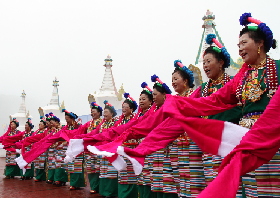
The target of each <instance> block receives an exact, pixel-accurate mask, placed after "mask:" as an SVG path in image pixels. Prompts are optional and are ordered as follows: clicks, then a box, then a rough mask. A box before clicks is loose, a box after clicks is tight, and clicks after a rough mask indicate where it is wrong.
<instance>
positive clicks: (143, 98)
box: [139, 94, 152, 111]
mask: <svg viewBox="0 0 280 198" xmlns="http://www.w3.org/2000/svg"><path fill="white" fill-rule="evenodd" d="M151 105H152V101H150V100H149V98H148V96H147V95H146V94H141V95H140V97H139V107H140V108H141V109H142V110H143V111H145V110H147V109H149V108H150V106H151Z"/></svg>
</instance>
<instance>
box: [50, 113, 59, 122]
mask: <svg viewBox="0 0 280 198" xmlns="http://www.w3.org/2000/svg"><path fill="white" fill-rule="evenodd" d="M49 117H50V120H54V121H57V122H60V119H59V118H58V117H56V116H55V115H54V114H53V112H50V113H49Z"/></svg>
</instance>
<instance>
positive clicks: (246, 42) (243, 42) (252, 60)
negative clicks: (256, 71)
mask: <svg viewBox="0 0 280 198" xmlns="http://www.w3.org/2000/svg"><path fill="white" fill-rule="evenodd" d="M262 46H263V42H261V43H256V42H255V41H254V40H253V39H251V38H250V37H249V34H248V33H245V34H243V35H242V36H241V37H240V38H239V44H238V47H239V55H240V56H241V58H242V59H243V61H244V62H245V63H247V64H252V65H256V64H259V63H257V60H258V58H259V56H260V55H259V54H258V48H259V47H262Z"/></svg>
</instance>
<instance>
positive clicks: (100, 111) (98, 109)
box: [92, 106, 102, 116]
mask: <svg viewBox="0 0 280 198" xmlns="http://www.w3.org/2000/svg"><path fill="white" fill-rule="evenodd" d="M92 109H96V110H97V111H98V112H99V113H100V116H102V110H101V109H100V108H98V107H95V106H93V107H92Z"/></svg>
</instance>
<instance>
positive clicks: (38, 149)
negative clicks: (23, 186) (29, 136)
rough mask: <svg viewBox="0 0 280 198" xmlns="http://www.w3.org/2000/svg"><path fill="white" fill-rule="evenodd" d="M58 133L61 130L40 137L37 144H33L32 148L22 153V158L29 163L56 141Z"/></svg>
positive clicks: (58, 137) (58, 136)
mask: <svg viewBox="0 0 280 198" xmlns="http://www.w3.org/2000/svg"><path fill="white" fill-rule="evenodd" d="M60 133H61V131H59V132H57V133H56V134H54V135H52V134H49V135H48V136H46V137H45V138H44V139H42V140H41V141H39V142H38V144H37V146H35V147H34V146H33V148H32V149H31V150H30V151H29V152H27V153H25V154H23V155H22V156H23V159H24V160H25V161H26V162H27V163H31V162H32V161H33V160H35V159H36V158H37V157H39V156H40V155H41V154H42V153H44V152H46V151H47V150H48V148H49V147H50V146H51V145H53V144H54V143H56V142H57V141H58V140H59V139H61V138H60Z"/></svg>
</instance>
